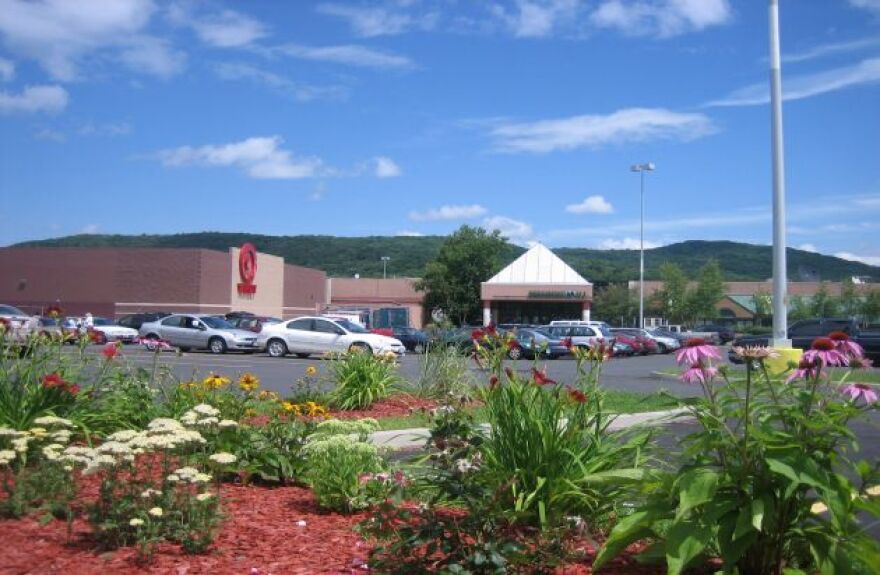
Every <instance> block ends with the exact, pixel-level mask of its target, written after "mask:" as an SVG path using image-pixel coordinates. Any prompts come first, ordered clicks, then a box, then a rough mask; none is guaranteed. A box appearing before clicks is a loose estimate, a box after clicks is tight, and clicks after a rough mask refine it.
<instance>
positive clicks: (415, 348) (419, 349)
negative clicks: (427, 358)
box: [413, 343, 425, 354]
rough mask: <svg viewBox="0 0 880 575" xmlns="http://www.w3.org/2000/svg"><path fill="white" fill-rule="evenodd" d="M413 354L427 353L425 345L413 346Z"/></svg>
mask: <svg viewBox="0 0 880 575" xmlns="http://www.w3.org/2000/svg"><path fill="white" fill-rule="evenodd" d="M413 353H419V354H421V353H425V344H423V343H417V344H415V345H414V346H413Z"/></svg>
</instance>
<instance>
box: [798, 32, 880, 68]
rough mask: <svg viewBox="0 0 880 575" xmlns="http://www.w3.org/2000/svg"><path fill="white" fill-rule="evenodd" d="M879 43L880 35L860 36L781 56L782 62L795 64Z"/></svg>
mask: <svg viewBox="0 0 880 575" xmlns="http://www.w3.org/2000/svg"><path fill="white" fill-rule="evenodd" d="M877 45H880V37H871V38H860V39H858V40H850V41H847V42H836V43H834V44H821V45H819V46H815V47H813V48H810V49H809V50H805V51H803V52H797V53H795V54H784V55H783V56H782V61H783V63H789V64H795V63H798V62H806V61H808V60H815V59H817V58H822V57H823V56H831V55H833V54H844V53H846V52H855V51H857V50H861V49H863V48H871V47H873V46H877Z"/></svg>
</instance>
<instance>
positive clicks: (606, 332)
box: [594, 323, 614, 337]
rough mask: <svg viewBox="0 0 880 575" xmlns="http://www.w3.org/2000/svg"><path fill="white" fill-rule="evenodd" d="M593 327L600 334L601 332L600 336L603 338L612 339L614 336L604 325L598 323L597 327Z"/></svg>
mask: <svg viewBox="0 0 880 575" xmlns="http://www.w3.org/2000/svg"><path fill="white" fill-rule="evenodd" d="M594 327H596V329H598V330H599V331H600V332H602V335H604V336H605V337H614V334H613V333H611V330H610V329H608V326H607V325H605V324H604V323H600V324H599V325H597V326H594Z"/></svg>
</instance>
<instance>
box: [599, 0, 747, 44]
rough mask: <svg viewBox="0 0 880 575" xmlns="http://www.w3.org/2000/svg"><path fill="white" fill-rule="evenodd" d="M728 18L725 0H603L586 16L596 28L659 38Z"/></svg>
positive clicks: (729, 19)
mask: <svg viewBox="0 0 880 575" xmlns="http://www.w3.org/2000/svg"><path fill="white" fill-rule="evenodd" d="M732 19H733V12H732V10H731V9H730V4H729V3H728V2H727V0H605V1H604V2H602V3H601V4H600V5H599V6H598V8H596V10H595V11H594V12H593V13H592V15H591V16H590V21H591V22H592V23H593V25H595V26H597V27H599V28H615V29H617V30H619V31H620V32H622V33H623V34H626V35H629V36H659V37H661V38H668V37H671V36H677V35H679V34H683V33H685V32H690V31H693V30H703V29H705V28H708V27H710V26H719V25H722V24H726V23H728V22H730V21H731V20H732Z"/></svg>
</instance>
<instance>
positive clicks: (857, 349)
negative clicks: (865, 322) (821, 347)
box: [828, 331, 864, 358]
mask: <svg viewBox="0 0 880 575" xmlns="http://www.w3.org/2000/svg"><path fill="white" fill-rule="evenodd" d="M828 339H830V340H831V341H833V342H834V345H835V346H836V348H837V351H839V352H840V353H842V354H843V355H845V356H847V357H850V358H852V357H862V355H863V354H864V350H863V349H862V346H860V345H859V344H857V343H856V342H854V341H853V340H851V339H850V337H849V335H847V334H846V333H844V332H842V331H832V332H831V333H829V334H828Z"/></svg>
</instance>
